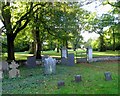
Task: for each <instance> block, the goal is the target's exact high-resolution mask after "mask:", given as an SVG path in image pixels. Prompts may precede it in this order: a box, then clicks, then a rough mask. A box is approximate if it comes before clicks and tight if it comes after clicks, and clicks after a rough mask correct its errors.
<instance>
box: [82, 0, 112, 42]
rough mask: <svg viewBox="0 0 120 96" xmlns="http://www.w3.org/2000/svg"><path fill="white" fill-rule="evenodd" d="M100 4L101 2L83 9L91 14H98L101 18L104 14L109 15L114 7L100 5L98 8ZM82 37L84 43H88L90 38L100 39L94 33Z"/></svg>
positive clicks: (85, 33) (84, 34) (83, 34)
mask: <svg viewBox="0 0 120 96" xmlns="http://www.w3.org/2000/svg"><path fill="white" fill-rule="evenodd" d="M99 4H100V2H98V1H96V2H93V3H92V4H89V5H87V6H84V7H82V8H84V9H86V10H87V11H90V12H96V13H97V15H98V16H101V15H102V14H104V13H107V12H108V11H109V10H110V9H112V7H111V6H110V5H109V4H107V5H104V6H103V5H100V6H98V7H96V6H97V5H99ZM81 35H82V36H83V37H84V41H87V40H88V39H89V38H91V39H94V40H95V39H97V38H98V37H99V35H98V34H96V33H94V32H93V33H88V32H84V33H82V34H81Z"/></svg>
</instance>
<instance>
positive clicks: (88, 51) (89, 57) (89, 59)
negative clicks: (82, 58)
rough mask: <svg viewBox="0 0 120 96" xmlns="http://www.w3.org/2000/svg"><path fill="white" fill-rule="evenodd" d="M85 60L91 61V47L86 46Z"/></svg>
mask: <svg viewBox="0 0 120 96" xmlns="http://www.w3.org/2000/svg"><path fill="white" fill-rule="evenodd" d="M87 61H88V62H92V48H91V47H88V48H87Z"/></svg>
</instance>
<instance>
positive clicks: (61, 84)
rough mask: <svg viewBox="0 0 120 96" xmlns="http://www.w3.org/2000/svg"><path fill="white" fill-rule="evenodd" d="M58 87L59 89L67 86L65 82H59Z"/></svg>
mask: <svg viewBox="0 0 120 96" xmlns="http://www.w3.org/2000/svg"><path fill="white" fill-rule="evenodd" d="M57 85H58V88H60V87H61V86H65V82H64V81H58V83H57Z"/></svg>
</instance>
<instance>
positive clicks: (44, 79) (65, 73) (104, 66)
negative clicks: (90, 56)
mask: <svg viewBox="0 0 120 96" xmlns="http://www.w3.org/2000/svg"><path fill="white" fill-rule="evenodd" d="M69 52H70V54H71V53H72V52H71V51H69ZM49 53H50V52H48V54H49ZM109 53H111V52H108V54H109ZM19 54H20V53H19ZM63 54H65V53H64V52H63ZM111 54H112V53H111ZM113 54H114V55H116V56H117V54H116V53H113ZM113 54H112V55H113ZM28 55H30V54H27V55H26V57H30V60H29V58H28V59H27V60H28V61H27V62H29V65H25V63H24V64H22V66H19V67H18V68H17V69H19V71H20V76H17V75H16V77H15V78H11V77H9V73H8V69H7V70H6V71H4V73H3V82H2V93H3V94H118V76H119V75H118V63H119V62H120V61H118V60H115V61H110V60H107V61H101V62H91V63H88V62H83V63H75V64H73V65H72V66H71V65H68V64H66V63H64V62H66V61H64V62H63V61H61V62H59V63H56V66H54V68H53V69H55V70H54V72H53V74H51V72H52V71H51V72H50V63H49V64H48V65H44V64H43V65H44V66H43V65H41V64H37V65H36V64H35V58H34V57H31V56H28ZM44 55H46V52H45V54H44ZM49 55H50V54H49ZM51 55H55V54H53V53H52V52H51ZM102 55H104V54H102ZM17 56H18V55H17ZM58 56H59V55H58ZM64 56H65V55H63V57H64ZM104 56H105V55H104ZM108 56H110V55H108ZM53 57H54V58H55V56H53ZM56 57H57V56H56ZM46 58H47V57H46ZM57 59H58V60H60V59H59V58H57ZM57 59H56V60H57ZM46 60H47V59H46ZM74 60H75V58H74ZM46 62H47V61H46ZM44 63H45V62H44ZM30 64H32V65H30ZM46 64H47V63H46ZM52 65H53V64H52ZM9 72H10V71H9ZM106 72H108V74H109V73H110V76H108V80H107V79H106V76H105V74H106Z"/></svg>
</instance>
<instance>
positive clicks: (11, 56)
mask: <svg viewBox="0 0 120 96" xmlns="http://www.w3.org/2000/svg"><path fill="white" fill-rule="evenodd" d="M7 51H8V58H7V60H15V56H14V38H13V36H11V34H7Z"/></svg>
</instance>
